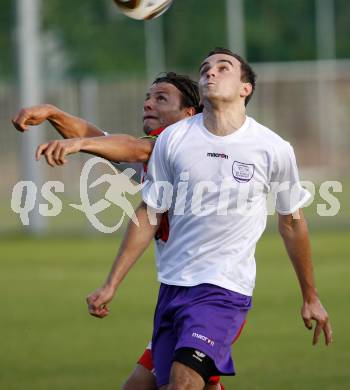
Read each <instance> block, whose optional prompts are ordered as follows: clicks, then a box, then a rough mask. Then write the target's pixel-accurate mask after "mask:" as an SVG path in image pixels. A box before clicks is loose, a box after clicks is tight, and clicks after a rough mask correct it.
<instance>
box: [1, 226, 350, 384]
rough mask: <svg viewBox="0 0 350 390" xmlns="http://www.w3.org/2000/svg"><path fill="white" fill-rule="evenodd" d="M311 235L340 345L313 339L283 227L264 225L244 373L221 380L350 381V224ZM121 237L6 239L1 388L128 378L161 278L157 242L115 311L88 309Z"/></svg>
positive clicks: (241, 351) (243, 350) (244, 342)
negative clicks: (270, 230)
mask: <svg viewBox="0 0 350 390" xmlns="http://www.w3.org/2000/svg"><path fill="white" fill-rule="evenodd" d="M312 240H313V251H314V263H315V270H316V279H317V285H318V288H319V291H320V293H321V297H322V300H323V302H324V304H325V305H326V306H327V308H328V310H329V313H330V316H331V318H332V323H333V327H334V339H335V341H334V344H333V345H332V346H331V347H329V348H326V347H325V346H324V345H323V344H322V343H321V345H318V346H317V347H312V345H311V339H312V335H311V333H310V332H309V331H307V330H306V329H305V328H304V325H303V323H302V321H301V319H300V316H299V309H300V304H301V299H300V294H299V291H298V287H297V283H296V279H295V277H294V274H293V271H292V267H291V266H290V264H289V262H288V260H287V258H286V255H285V253H284V250H283V247H282V244H281V240H280V239H279V238H278V236H277V235H275V234H267V235H265V236H264V238H263V240H262V241H261V242H260V244H259V246H258V250H257V267H258V279H257V287H256V291H255V300H254V308H253V310H252V312H251V313H250V315H249V318H248V324H247V326H246V329H245V330H244V333H243V336H242V337H241V339H240V340H239V341H238V342H237V344H236V345H235V347H234V350H233V355H234V358H235V362H236V367H237V370H238V375H237V376H236V377H235V378H228V379H225V380H224V383H225V384H226V385H227V389H230V390H231V389H233V390H234V389H241V390H253V389H259V390H260V389H261V390H265V389H266V390H274V389H276V390H277V389H278V390H280V389H284V390H286V389H287V390H294V389H298V390H316V389H317V390H338V389H339V390H344V389H347V388H349V383H350V370H349V362H350V352H349V349H350V336H349V329H350V315H349V303H348V299H349V298H348V297H349V292H350V287H349V269H350V266H349V263H348V253H349V250H350V240H349V231H347V230H346V231H336V232H335V231H333V232H330V231H328V232H327V231H324V232H320V233H316V234H312ZM117 244H118V241H117V240H116V239H115V238H114V239H113V238H110V237H109V238H105V237H102V238H90V239H89V238H85V239H84V238H81V239H79V238H69V239H67V238H57V239H28V238H27V239H26V238H11V239H7V240H6V241H4V240H2V241H0V245H1V260H0V296H1V348H0V389H1V390H22V389H26V390H32V389H33V390H34V389H35V390H48V389H50V390H73V389H74V390H76V389H84V390H90V389H91V390H95V389H97V388H98V389H103V390H109V389H119V388H120V387H121V383H122V381H123V379H124V378H125V377H126V376H127V374H128V372H129V371H130V369H131V368H132V367H133V365H134V362H135V360H136V359H137V357H138V355H139V354H140V352H142V350H143V348H144V346H145V345H146V344H147V342H148V340H149V338H150V334H151V327H152V314H153V307H154V303H155V299H156V293H157V282H156V280H155V271H154V264H153V259H152V250H150V251H149V252H148V253H147V254H146V255H145V256H144V257H143V258H142V260H140V262H139V263H138V265H137V266H136V268H135V269H134V270H133V271H132V273H131V274H130V275H129V277H128V278H127V280H126V281H125V282H124V284H123V285H122V287H121V288H120V291H119V292H118V295H117V297H116V299H115V301H114V302H113V304H112V310H111V315H110V317H108V318H106V319H104V320H98V319H95V318H92V317H90V316H89V315H88V314H87V310H86V305H85V296H86V295H87V294H88V293H89V292H91V291H92V290H94V289H95V288H97V287H99V286H100V284H101V283H102V281H103V280H104V277H105V275H106V273H107V272H108V271H109V267H110V264H111V261H112V259H113V257H114V254H115V251H116V247H117ZM322 342H323V340H322Z"/></svg>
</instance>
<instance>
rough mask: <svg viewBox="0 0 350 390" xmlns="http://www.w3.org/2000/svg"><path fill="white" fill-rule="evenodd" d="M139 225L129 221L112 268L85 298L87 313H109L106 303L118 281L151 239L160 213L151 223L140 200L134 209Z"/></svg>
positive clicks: (103, 314) (95, 314)
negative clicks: (98, 285)
mask: <svg viewBox="0 0 350 390" xmlns="http://www.w3.org/2000/svg"><path fill="white" fill-rule="evenodd" d="M136 217H137V218H138V221H139V226H137V225H135V224H134V223H133V222H132V221H130V222H129V226H128V229H127V231H126V233H125V236H124V239H123V242H122V245H121V247H120V249H119V252H118V255H117V257H116V259H115V261H114V263H113V266H112V269H111V271H110V273H109V275H108V277H107V280H106V282H105V283H104V284H103V286H102V287H101V288H99V289H97V290H96V291H95V292H93V293H92V294H90V295H89V296H88V297H87V298H86V302H87V304H88V310H89V313H90V314H91V315H92V316H94V317H98V318H103V317H105V316H107V315H108V314H109V308H108V303H109V302H110V301H111V300H112V298H113V296H114V294H115V292H116V290H117V288H118V287H119V285H120V283H121V282H122V280H123V279H124V277H125V276H126V275H127V273H128V272H129V270H130V269H131V267H132V266H133V265H134V264H135V263H136V261H137V260H138V259H139V257H140V256H141V255H142V254H143V252H144V251H145V249H146V248H147V247H148V245H149V244H150V242H151V241H152V239H153V237H154V235H155V233H156V231H157V229H158V226H159V223H160V219H161V218H160V217H161V214H157V223H156V224H155V225H152V224H151V223H150V221H149V216H148V213H147V205H146V204H145V203H144V202H142V203H141V204H140V206H139V207H138V209H137V210H136Z"/></svg>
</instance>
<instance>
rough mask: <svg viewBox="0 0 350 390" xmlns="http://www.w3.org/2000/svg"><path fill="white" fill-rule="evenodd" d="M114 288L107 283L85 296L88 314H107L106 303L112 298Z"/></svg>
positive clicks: (101, 315) (95, 315)
mask: <svg viewBox="0 0 350 390" xmlns="http://www.w3.org/2000/svg"><path fill="white" fill-rule="evenodd" d="M114 293H115V290H114V288H112V287H109V286H108V285H105V286H103V287H101V288H99V289H97V290H96V291H94V292H93V293H91V294H90V295H89V296H88V297H87V298H86V303H87V305H88V311H89V314H90V315H92V316H94V317H97V318H104V317H106V316H108V314H109V307H108V303H109V302H110V301H111V300H112V299H113V296H114Z"/></svg>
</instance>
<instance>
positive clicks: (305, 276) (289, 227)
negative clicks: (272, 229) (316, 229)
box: [279, 211, 317, 302]
mask: <svg viewBox="0 0 350 390" xmlns="http://www.w3.org/2000/svg"><path fill="white" fill-rule="evenodd" d="M300 213H301V218H300V219H294V218H293V217H292V216H291V215H290V216H288V217H284V218H283V219H280V222H279V230H280V234H281V236H282V238H283V240H284V244H285V247H286V249H287V252H288V255H289V258H290V259H291V261H292V264H293V267H294V269H295V272H296V274H297V277H298V280H299V284H300V288H301V292H302V295H303V299H304V300H305V301H308V302H311V301H313V300H314V299H315V298H317V290H316V287H315V282H314V274H313V266H312V260H311V245H310V240H309V234H308V229H307V224H306V221H305V219H304V217H303V215H302V212H301V211H300Z"/></svg>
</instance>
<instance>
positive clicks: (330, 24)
mask: <svg viewBox="0 0 350 390" xmlns="http://www.w3.org/2000/svg"><path fill="white" fill-rule="evenodd" d="M315 1H316V3H315V6H316V43H317V58H318V60H319V61H318V102H319V128H320V135H321V155H322V159H323V162H328V163H331V165H333V164H335V163H336V161H337V153H338V152H337V149H338V143H339V137H340V134H339V131H338V125H337V114H336V107H337V102H336V100H337V95H336V90H335V80H336V66H335V59H336V39H335V10H334V0H315Z"/></svg>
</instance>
